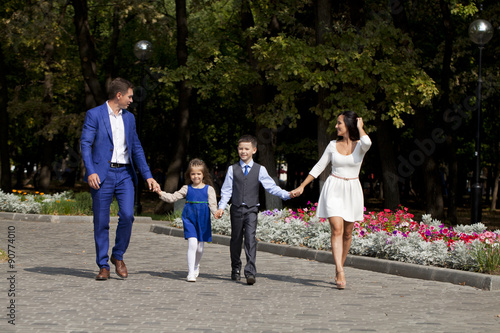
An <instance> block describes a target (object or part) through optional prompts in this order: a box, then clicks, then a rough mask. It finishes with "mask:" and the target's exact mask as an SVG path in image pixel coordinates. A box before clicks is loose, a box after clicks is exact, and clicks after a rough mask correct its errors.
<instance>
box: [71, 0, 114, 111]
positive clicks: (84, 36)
mask: <svg viewBox="0 0 500 333" xmlns="http://www.w3.org/2000/svg"><path fill="white" fill-rule="evenodd" d="M71 3H72V4H73V8H74V9H75V17H74V23H75V32H76V37H77V38H76V39H77V43H78V49H79V52H80V63H81V67H82V74H83V80H84V81H85V83H86V84H87V85H88V88H89V89H90V92H91V93H92V96H93V98H94V101H95V102H94V103H91V105H89V104H90V103H88V102H87V103H88V104H87V105H86V107H87V109H90V108H92V107H93V106H95V105H101V104H103V103H104V102H105V101H106V99H107V98H106V93H105V91H104V90H103V89H102V87H101V84H100V83H99V80H98V77H97V56H96V51H95V43H94V40H93V39H92V35H91V33H90V28H89V22H88V5H87V0H72V2H71Z"/></svg>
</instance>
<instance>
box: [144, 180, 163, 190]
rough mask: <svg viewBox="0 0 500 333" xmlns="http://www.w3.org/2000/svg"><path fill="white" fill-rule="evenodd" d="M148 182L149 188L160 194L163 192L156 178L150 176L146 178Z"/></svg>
mask: <svg viewBox="0 0 500 333" xmlns="http://www.w3.org/2000/svg"><path fill="white" fill-rule="evenodd" d="M146 182H147V183H148V188H149V190H150V191H153V192H155V193H158V194H160V192H161V187H160V184H158V183H157V182H156V180H155V179H154V178H148V179H146Z"/></svg>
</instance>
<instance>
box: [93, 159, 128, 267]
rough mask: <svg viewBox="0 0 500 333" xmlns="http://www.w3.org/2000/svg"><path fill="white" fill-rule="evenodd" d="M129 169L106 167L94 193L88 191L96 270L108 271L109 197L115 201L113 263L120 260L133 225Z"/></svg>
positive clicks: (110, 201)
mask: <svg viewBox="0 0 500 333" xmlns="http://www.w3.org/2000/svg"><path fill="white" fill-rule="evenodd" d="M132 173H133V169H132V167H131V166H126V167H121V168H110V169H109V172H108V174H107V176H106V179H105V180H104V181H103V182H102V183H101V185H100V188H99V189H98V190H94V189H90V193H91V195H92V210H93V212H94V240H95V250H96V263H97V266H99V268H103V267H105V268H107V269H109V263H108V260H109V255H108V250H109V214H110V206H111V203H112V202H113V196H115V197H116V201H117V202H118V226H117V228H116V238H115V246H114V247H113V250H112V252H111V253H112V255H113V257H115V258H116V260H123V254H124V253H125V251H126V250H127V247H128V245H129V243H130V236H131V234H132V224H133V222H134V197H135V196H134V190H135V187H134V180H133V174H132Z"/></svg>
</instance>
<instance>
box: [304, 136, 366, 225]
mask: <svg viewBox="0 0 500 333" xmlns="http://www.w3.org/2000/svg"><path fill="white" fill-rule="evenodd" d="M371 145H372V141H371V140H370V137H369V136H368V135H364V136H362V137H361V138H360V140H359V141H358V142H357V144H356V147H355V148H354V151H353V153H352V154H350V155H342V154H340V153H339V152H338V151H337V141H336V140H333V141H330V143H329V144H328V146H327V147H326V149H325V152H324V153H323V156H321V159H320V160H319V161H318V163H316V165H315V166H314V167H313V168H312V169H311V172H309V174H310V175H311V176H313V177H314V178H317V177H318V176H319V175H320V174H321V173H322V172H323V170H325V168H326V167H327V166H328V163H329V162H332V174H331V175H330V176H329V177H328V179H327V180H326V182H325V184H324V185H323V188H322V189H321V194H320V196H319V200H318V206H317V207H316V214H317V215H318V217H320V218H328V217H332V216H340V217H342V218H343V219H344V221H347V222H355V221H362V220H363V209H364V197H363V189H362V187H361V183H360V182H359V178H358V176H359V170H360V169H361V164H362V162H363V157H364V156H365V154H366V152H367V151H368V149H370V147H371Z"/></svg>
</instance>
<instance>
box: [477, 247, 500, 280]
mask: <svg viewBox="0 0 500 333" xmlns="http://www.w3.org/2000/svg"><path fill="white" fill-rule="evenodd" d="M495 245H496V246H494V245H492V244H484V247H483V248H481V249H478V250H477V251H476V253H475V256H476V260H477V262H478V263H479V271H480V272H481V273H487V274H499V273H500V246H498V243H497V244H495Z"/></svg>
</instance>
